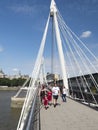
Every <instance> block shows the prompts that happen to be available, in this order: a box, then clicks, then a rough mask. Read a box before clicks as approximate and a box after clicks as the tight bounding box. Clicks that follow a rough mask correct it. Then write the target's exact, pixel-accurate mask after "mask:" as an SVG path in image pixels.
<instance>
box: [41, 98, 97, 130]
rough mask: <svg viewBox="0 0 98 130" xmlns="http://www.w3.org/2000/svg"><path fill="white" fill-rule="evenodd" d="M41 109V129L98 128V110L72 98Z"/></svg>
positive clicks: (89, 129) (87, 129)
mask: <svg viewBox="0 0 98 130" xmlns="http://www.w3.org/2000/svg"><path fill="white" fill-rule="evenodd" d="M58 103H59V105H58V106H56V108H54V107H53V106H50V107H49V108H48V109H47V110H45V109H44V107H43V108H42V109H41V112H40V115H41V130H98V111H96V110H93V109H91V108H89V107H87V106H85V105H82V104H80V103H78V102H76V101H73V100H71V99H67V102H66V103H64V102H62V101H61V98H59V101H58Z"/></svg>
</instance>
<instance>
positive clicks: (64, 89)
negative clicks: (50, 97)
mask: <svg viewBox="0 0 98 130" xmlns="http://www.w3.org/2000/svg"><path fill="white" fill-rule="evenodd" d="M62 101H63V102H66V88H65V87H63V88H62Z"/></svg>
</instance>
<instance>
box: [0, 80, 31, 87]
mask: <svg viewBox="0 0 98 130" xmlns="http://www.w3.org/2000/svg"><path fill="white" fill-rule="evenodd" d="M25 81H26V79H23V78H18V79H16V78H14V79H9V78H0V86H8V87H14V86H15V87H18V86H22V85H23V84H24V82H25ZM28 84H29V82H28V83H27V85H28Z"/></svg>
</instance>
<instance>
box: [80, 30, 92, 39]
mask: <svg viewBox="0 0 98 130" xmlns="http://www.w3.org/2000/svg"><path fill="white" fill-rule="evenodd" d="M91 34H92V32H91V31H85V32H83V33H82V34H81V36H80V37H82V38H87V37H90V36H91Z"/></svg>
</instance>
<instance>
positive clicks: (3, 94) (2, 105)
mask: <svg viewBox="0 0 98 130" xmlns="http://www.w3.org/2000/svg"><path fill="white" fill-rule="evenodd" d="M15 93H16V91H0V130H16V128H17V123H18V120H19V116H20V112H21V109H16V108H11V107H10V105H11V97H12V96H14V95H15Z"/></svg>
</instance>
